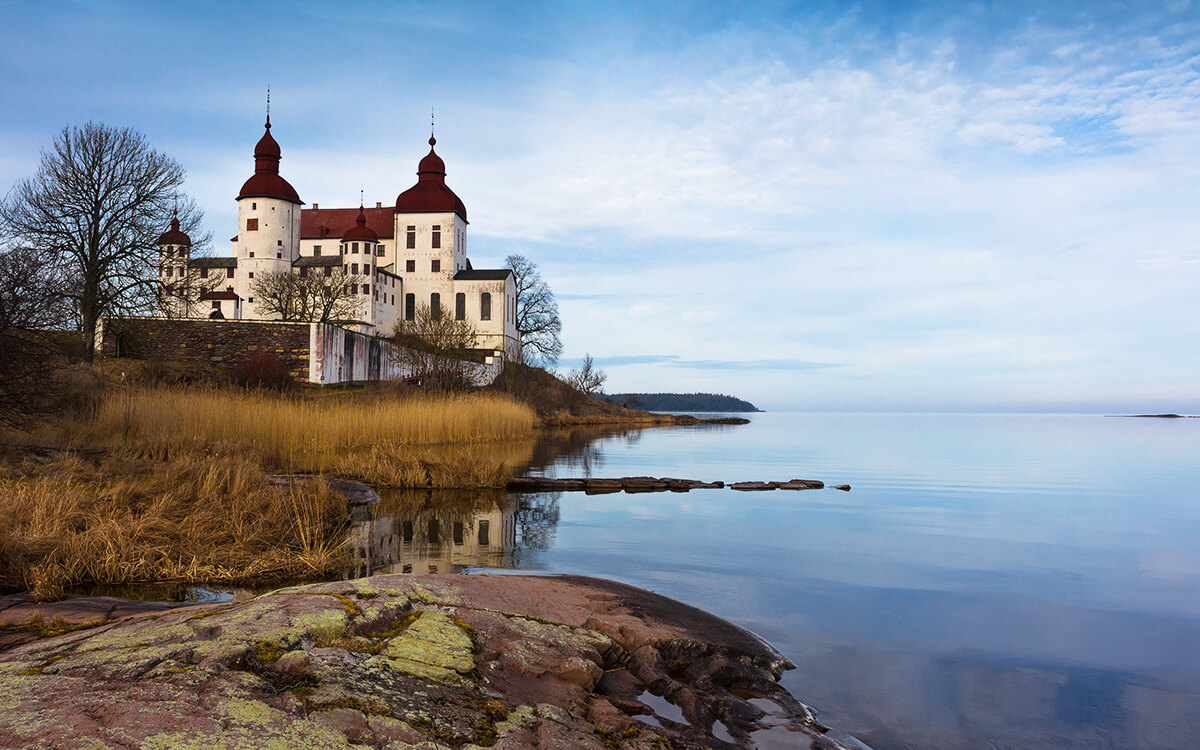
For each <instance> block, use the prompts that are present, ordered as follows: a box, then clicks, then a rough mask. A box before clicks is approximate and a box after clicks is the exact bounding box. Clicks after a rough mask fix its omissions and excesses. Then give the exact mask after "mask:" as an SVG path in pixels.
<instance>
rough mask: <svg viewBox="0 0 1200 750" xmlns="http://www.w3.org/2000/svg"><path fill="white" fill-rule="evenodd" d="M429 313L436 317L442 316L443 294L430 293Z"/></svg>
mask: <svg viewBox="0 0 1200 750" xmlns="http://www.w3.org/2000/svg"><path fill="white" fill-rule="evenodd" d="M429 314H430V315H432V316H433V317H435V318H440V317H442V295H440V294H438V293H437V292H434V293H433V294H431V295H429Z"/></svg>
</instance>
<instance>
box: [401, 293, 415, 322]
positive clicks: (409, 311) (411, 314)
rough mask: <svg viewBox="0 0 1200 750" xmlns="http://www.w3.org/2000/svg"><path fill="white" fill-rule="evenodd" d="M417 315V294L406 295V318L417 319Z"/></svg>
mask: <svg viewBox="0 0 1200 750" xmlns="http://www.w3.org/2000/svg"><path fill="white" fill-rule="evenodd" d="M416 317H417V295H415V294H406V295H404V319H405V320H415V319H416Z"/></svg>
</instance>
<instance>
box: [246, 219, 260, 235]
mask: <svg viewBox="0 0 1200 750" xmlns="http://www.w3.org/2000/svg"><path fill="white" fill-rule="evenodd" d="M246 231H247V232H257V231H258V219H246Z"/></svg>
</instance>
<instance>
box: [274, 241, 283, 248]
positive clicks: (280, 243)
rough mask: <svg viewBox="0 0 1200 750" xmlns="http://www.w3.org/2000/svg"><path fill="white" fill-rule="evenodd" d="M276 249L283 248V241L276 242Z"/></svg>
mask: <svg viewBox="0 0 1200 750" xmlns="http://www.w3.org/2000/svg"><path fill="white" fill-rule="evenodd" d="M275 247H283V240H275Z"/></svg>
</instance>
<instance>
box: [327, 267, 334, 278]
mask: <svg viewBox="0 0 1200 750" xmlns="http://www.w3.org/2000/svg"><path fill="white" fill-rule="evenodd" d="M325 275H326V276H332V275H333V266H325Z"/></svg>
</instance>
